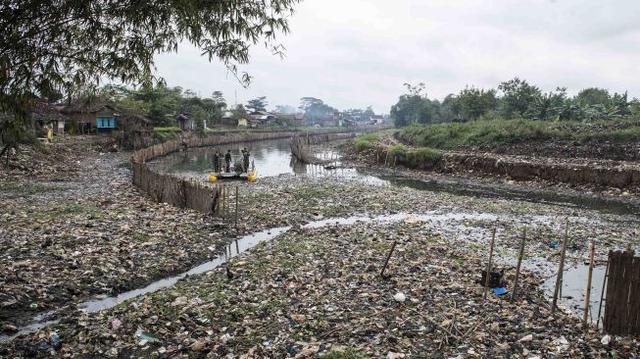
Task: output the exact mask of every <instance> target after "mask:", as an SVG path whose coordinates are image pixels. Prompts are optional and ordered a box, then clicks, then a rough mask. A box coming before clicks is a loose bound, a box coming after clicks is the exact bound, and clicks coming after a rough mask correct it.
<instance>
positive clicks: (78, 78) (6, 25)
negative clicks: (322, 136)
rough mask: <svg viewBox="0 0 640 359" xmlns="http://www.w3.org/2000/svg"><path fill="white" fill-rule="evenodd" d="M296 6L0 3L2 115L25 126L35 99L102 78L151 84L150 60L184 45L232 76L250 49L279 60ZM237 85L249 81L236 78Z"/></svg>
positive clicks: (271, 2)
mask: <svg viewBox="0 0 640 359" xmlns="http://www.w3.org/2000/svg"><path fill="white" fill-rule="evenodd" d="M298 2H299V0H265V1H240V0H228V1H134V0H120V1H116V0H98V1H95V0H75V1H66V0H54V1H51V2H42V1H39V0H21V1H3V2H2V3H0V28H1V29H2V36H1V37H0V69H1V71H0V112H9V113H10V114H11V115H12V118H13V120H12V121H21V122H22V123H26V119H27V117H28V111H29V107H30V105H31V102H32V99H33V98H34V97H40V96H43V95H44V94H45V93H52V92H54V91H60V92H62V93H64V94H65V95H69V93H71V92H73V89H74V88H78V87H82V86H86V85H95V84H97V83H98V81H99V80H100V79H104V78H111V79H118V80H119V81H121V82H123V83H144V84H150V83H152V82H153V81H154V78H153V71H154V62H153V59H154V55H155V54H156V53H160V52H166V51H177V48H178V44H179V43H180V42H182V41H188V42H190V43H191V44H194V45H195V46H197V47H198V48H199V50H200V51H202V53H203V54H204V55H206V56H207V57H208V58H209V60H210V61H212V60H214V59H217V60H219V61H221V62H222V63H223V64H224V65H225V66H227V68H228V69H229V70H230V71H231V72H232V73H233V74H235V75H236V76H239V75H238V69H237V66H238V64H244V63H247V62H248V61H249V49H250V47H251V46H252V45H256V44H258V43H263V44H264V45H265V46H267V47H269V48H271V49H272V50H273V52H274V53H277V54H282V50H283V48H282V46H281V45H279V44H277V43H276V36H277V34H279V33H287V32H288V31H289V27H288V18H289V16H290V15H291V14H292V12H293V8H294V6H295V5H296V4H297V3H298ZM239 79H240V80H241V81H242V82H243V83H245V84H246V83H248V82H249V80H250V77H249V75H248V74H246V73H244V74H242V75H240V76H239Z"/></svg>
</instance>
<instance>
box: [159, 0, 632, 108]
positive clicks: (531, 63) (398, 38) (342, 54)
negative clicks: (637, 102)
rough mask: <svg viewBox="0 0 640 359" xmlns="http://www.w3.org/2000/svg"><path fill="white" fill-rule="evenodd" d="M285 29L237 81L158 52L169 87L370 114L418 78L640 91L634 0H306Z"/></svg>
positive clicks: (210, 66)
mask: <svg viewBox="0 0 640 359" xmlns="http://www.w3.org/2000/svg"><path fill="white" fill-rule="evenodd" d="M290 25H291V33H290V34H289V35H287V36H284V37H283V36H281V37H280V40H281V42H282V43H283V44H284V45H285V47H286V48H287V50H286V58H284V59H280V58H279V57H277V56H273V55H271V54H270V53H269V52H268V51H266V50H265V49H263V48H262V47H256V48H254V49H253V52H252V58H251V64H249V65H247V66H243V67H242V70H245V71H247V72H249V73H250V74H251V75H252V76H253V77H254V78H253V81H252V84H251V87H250V88H249V89H243V88H242V87H241V86H240V85H239V84H238V82H237V80H236V79H235V78H234V77H233V76H231V75H229V74H228V73H227V71H226V69H225V68H224V66H222V65H221V64H220V63H216V62H213V63H209V62H208V61H207V59H206V58H203V57H201V56H200V55H199V52H198V51H197V50H195V49H194V48H192V47H190V46H182V47H181V48H180V49H179V52H178V53H177V54H163V55H159V56H158V57H157V63H156V64H157V67H158V74H159V75H160V76H162V77H164V78H165V79H166V80H167V82H168V84H169V85H171V86H176V85H179V86H182V87H184V88H190V89H193V90H195V91H197V92H199V93H200V95H202V96H205V95H209V94H210V93H211V92H212V91H214V90H221V91H223V92H224V94H225V97H226V98H227V101H228V102H229V103H230V104H233V103H234V102H235V99H234V92H235V91H237V100H238V103H241V102H245V101H246V100H247V99H250V98H253V97H257V96H267V100H268V101H269V108H272V107H274V106H275V105H282V104H289V105H293V106H295V107H297V106H298V104H299V99H300V97H303V96H313V97H318V98H321V99H323V100H324V101H325V102H326V103H328V104H330V105H332V106H334V107H337V108H339V109H346V108H364V107H366V106H368V105H372V106H373V108H374V110H375V111H376V112H378V113H388V112H389V108H390V106H391V105H393V104H394V103H395V102H396V101H397V98H398V96H399V95H400V94H401V93H403V91H404V89H403V87H402V84H403V83H405V82H410V83H418V82H425V83H426V84H427V91H428V94H429V97H437V98H443V97H444V96H446V95H447V94H449V93H452V92H453V93H456V92H458V91H459V90H460V89H462V88H464V87H465V86H466V85H475V86H479V87H496V86H497V84H498V83H499V82H500V81H504V80H508V79H511V78H513V77H514V76H519V77H520V78H524V79H526V80H528V81H529V82H532V83H534V84H536V85H538V86H540V87H541V88H542V89H543V90H552V89H555V87H557V86H564V87H568V89H569V92H570V93H576V92H577V91H579V90H580V89H582V88H585V87H591V86H598V87H605V88H608V89H610V90H611V91H617V92H623V91H625V90H628V91H629V94H630V95H631V96H632V97H640V81H638V80H639V79H640V71H639V70H640V46H639V44H640V2H639V1H638V0H619V1H615V2H614V1H603V0H555V1H552V0H517V1H515V0H498V1H482V0H475V1H472V0H468V1H454V0H447V1H445V0H442V1H431V0H366V1H365V0H306V1H303V2H302V3H301V4H299V5H298V7H297V11H296V13H295V15H294V16H293V18H292V19H291V23H290Z"/></svg>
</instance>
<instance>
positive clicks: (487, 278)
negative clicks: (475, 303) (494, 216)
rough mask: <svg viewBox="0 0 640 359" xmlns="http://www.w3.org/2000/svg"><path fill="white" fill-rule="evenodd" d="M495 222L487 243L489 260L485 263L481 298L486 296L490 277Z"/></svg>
mask: <svg viewBox="0 0 640 359" xmlns="http://www.w3.org/2000/svg"><path fill="white" fill-rule="evenodd" d="M497 227H498V226H497V224H496V225H495V226H494V227H493V231H492V232H491V243H490V244H489V262H488V263H487V270H486V275H485V278H484V289H483V291H482V299H486V298H487V289H488V288H489V278H490V277H491V262H492V261H493V245H494V243H495V241H496V229H497Z"/></svg>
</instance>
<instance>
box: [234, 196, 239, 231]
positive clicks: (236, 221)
mask: <svg viewBox="0 0 640 359" xmlns="http://www.w3.org/2000/svg"><path fill="white" fill-rule="evenodd" d="M235 224H236V231H237V230H238V186H237V185H236V215H235Z"/></svg>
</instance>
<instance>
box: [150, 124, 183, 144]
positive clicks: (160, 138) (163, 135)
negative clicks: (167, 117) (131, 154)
mask: <svg viewBox="0 0 640 359" xmlns="http://www.w3.org/2000/svg"><path fill="white" fill-rule="evenodd" d="M181 133H182V130H181V129H180V128H179V127H175V126H168V127H154V128H153V139H154V140H155V141H156V142H165V141H168V140H172V139H175V138H177V137H178V135H179V134H181Z"/></svg>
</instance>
